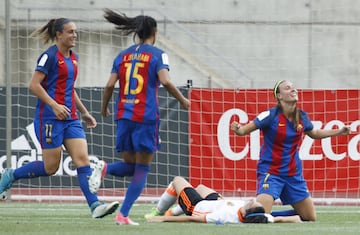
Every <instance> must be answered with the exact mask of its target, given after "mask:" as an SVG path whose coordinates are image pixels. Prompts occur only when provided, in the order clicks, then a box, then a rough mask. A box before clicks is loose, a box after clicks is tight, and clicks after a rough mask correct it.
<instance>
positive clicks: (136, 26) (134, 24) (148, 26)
mask: <svg viewBox="0 0 360 235" xmlns="http://www.w3.org/2000/svg"><path fill="white" fill-rule="evenodd" d="M104 12H105V14H104V18H105V19H106V20H107V21H109V22H110V23H113V24H115V25H116V27H115V28H116V29H119V30H121V31H123V33H124V34H125V35H129V34H131V33H134V40H135V36H136V35H137V36H138V37H139V38H140V40H142V41H143V40H145V39H148V38H150V37H151V36H153V35H154V34H155V32H156V30H157V23H156V20H155V19H154V18H152V17H151V16H145V15H139V16H136V17H128V16H126V15H125V14H124V13H116V12H114V11H112V10H110V9H105V10H104Z"/></svg>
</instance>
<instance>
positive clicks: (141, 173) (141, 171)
mask: <svg viewBox="0 0 360 235" xmlns="http://www.w3.org/2000/svg"><path fill="white" fill-rule="evenodd" d="M149 171H150V166H149V165H142V164H135V172H134V176H133V178H132V179H131V182H130V184H129V187H128V190H127V192H126V195H125V199H124V202H123V203H122V206H121V208H120V212H121V214H123V215H124V216H128V215H129V211H130V209H131V207H132V205H133V204H134V202H135V200H136V199H137V198H138V197H139V196H140V194H141V192H142V190H143V189H144V187H145V184H146V178H147V175H148V174H149Z"/></svg>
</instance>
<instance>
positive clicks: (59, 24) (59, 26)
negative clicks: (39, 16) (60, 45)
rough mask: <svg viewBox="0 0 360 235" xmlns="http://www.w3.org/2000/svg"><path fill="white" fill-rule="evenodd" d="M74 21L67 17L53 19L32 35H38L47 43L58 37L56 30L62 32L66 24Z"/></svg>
mask: <svg viewBox="0 0 360 235" xmlns="http://www.w3.org/2000/svg"><path fill="white" fill-rule="evenodd" d="M69 22H72V21H71V20H69V19H67V18H58V19H51V20H49V21H48V22H47V24H46V25H44V26H42V27H41V28H38V29H36V30H35V31H34V32H32V33H31V35H30V36H38V37H39V38H40V39H41V40H43V42H44V43H45V44H47V43H49V42H54V41H55V39H56V32H62V30H63V28H64V25H65V24H67V23H69Z"/></svg>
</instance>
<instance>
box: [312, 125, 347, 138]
mask: <svg viewBox="0 0 360 235" xmlns="http://www.w3.org/2000/svg"><path fill="white" fill-rule="evenodd" d="M306 134H307V135H308V136H310V137H311V138H313V139H323V138H327V137H330V136H338V135H348V134H350V127H349V126H343V127H342V128H340V129H332V130H323V129H317V130H311V131H307V132H306Z"/></svg>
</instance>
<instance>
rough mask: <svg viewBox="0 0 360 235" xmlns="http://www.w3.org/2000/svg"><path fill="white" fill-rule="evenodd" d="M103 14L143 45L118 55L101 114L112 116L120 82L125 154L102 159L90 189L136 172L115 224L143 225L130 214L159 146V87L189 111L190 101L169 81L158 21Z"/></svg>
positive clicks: (118, 108) (119, 144)
mask: <svg viewBox="0 0 360 235" xmlns="http://www.w3.org/2000/svg"><path fill="white" fill-rule="evenodd" d="M104 17H105V19H106V20H108V21H109V22H111V23H113V24H115V25H116V28H117V29H119V30H121V31H123V32H124V33H125V34H127V35H129V34H133V35H134V39H135V37H137V39H138V43H135V44H134V45H132V46H130V47H129V48H127V49H125V50H123V51H121V52H120V53H119V54H118V56H117V57H116V58H115V60H114V63H113V67H112V71H111V75H110V78H109V80H108V82H107V84H106V86H105V90H104V94H103V100H102V108H101V114H102V116H104V117H107V116H109V113H110V112H109V110H108V104H109V101H110V98H111V96H112V94H113V90H114V87H115V84H116V83H117V82H118V83H119V95H118V97H117V100H116V104H115V109H114V112H115V121H116V123H117V139H116V150H117V151H118V152H120V153H121V156H122V158H123V161H117V162H114V163H110V164H107V165H106V163H105V162H104V161H99V162H98V164H97V166H96V167H95V170H94V172H93V174H92V176H91V177H90V179H89V182H90V187H91V188H90V189H91V190H92V191H93V192H96V191H97V190H98V189H99V187H100V184H101V180H102V178H103V177H104V175H105V174H111V175H113V176H118V177H124V176H132V179H131V182H130V184H129V186H128V189H127V192H126V195H125V199H124V201H123V204H122V206H121V208H120V212H119V213H118V214H117V215H116V218H115V222H116V224H126V225H138V223H136V222H134V221H132V220H131V219H130V218H129V217H128V215H129V212H130V209H131V207H132V205H133V204H134V202H135V200H136V199H137V198H138V197H139V195H140V194H141V192H142V190H143V188H144V187H145V183H146V179H147V175H148V173H149V171H150V164H151V161H152V158H153V156H154V153H155V152H156V151H157V150H158V149H159V147H160V144H159V121H160V115H159V102H158V87H159V86H160V85H163V86H164V87H165V89H166V90H167V91H168V92H169V93H170V94H171V95H173V96H174V97H175V98H176V99H177V100H178V101H179V102H180V104H181V105H182V106H183V107H184V108H185V109H187V108H188V107H189V105H190V104H189V100H188V99H186V98H185V97H184V96H183V95H182V94H181V92H180V91H179V90H178V89H177V88H176V87H175V86H174V84H173V83H172V82H171V81H170V77H169V60H168V56H167V54H166V53H165V52H163V51H162V50H160V49H158V48H157V47H155V46H154V44H155V41H156V36H157V22H156V20H155V19H154V18H152V17H150V16H145V15H139V16H136V17H134V18H132V17H127V16H126V15H125V14H118V13H116V12H114V11H112V10H109V9H107V10H105V15H104Z"/></svg>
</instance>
